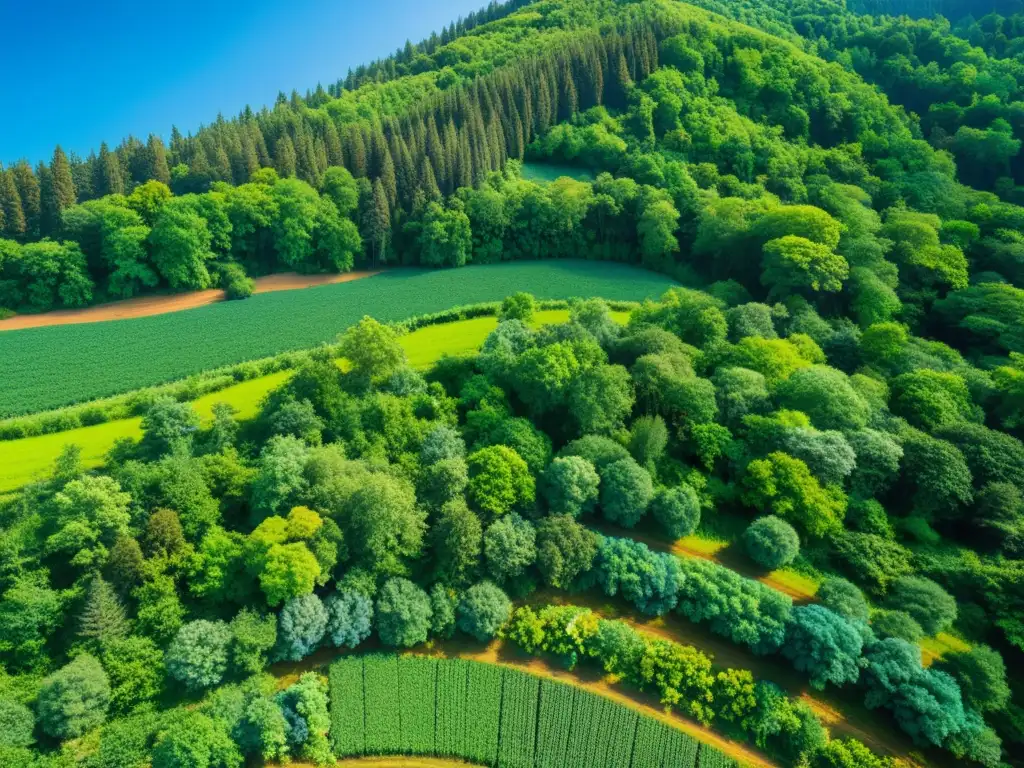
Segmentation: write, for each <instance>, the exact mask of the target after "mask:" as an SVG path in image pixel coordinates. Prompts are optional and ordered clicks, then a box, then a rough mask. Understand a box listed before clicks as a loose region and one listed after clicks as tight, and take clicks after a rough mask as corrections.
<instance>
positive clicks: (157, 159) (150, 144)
mask: <svg viewBox="0 0 1024 768" xmlns="http://www.w3.org/2000/svg"><path fill="white" fill-rule="evenodd" d="M146 154H147V155H148V157H149V177H150V178H151V179H155V180H156V181H160V182H163V183H164V184H170V183H171V170H170V168H169V167H168V166H167V150H166V149H165V148H164V143H163V141H161V140H160V137H159V136H157V135H155V134H152V133H151V134H149V140H148V141H147V142H146Z"/></svg>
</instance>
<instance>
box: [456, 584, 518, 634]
mask: <svg viewBox="0 0 1024 768" xmlns="http://www.w3.org/2000/svg"><path fill="white" fill-rule="evenodd" d="M511 613H512V603H511V601H510V600H509V599H508V596H507V595H506V594H505V593H504V592H502V591H501V590H500V589H499V588H498V587H497V586H495V585H494V584H492V583H491V582H489V581H484V582H481V583H480V584H474V585H473V586H472V587H470V588H469V589H468V590H466V593H465V594H464V595H463V596H462V600H461V601H460V602H459V607H458V610H457V613H456V616H457V619H456V623H457V624H458V627H459V629H460V630H462V631H463V632H465V633H466V634H468V635H472V636H473V637H475V638H476V639H477V640H479V641H480V642H486V641H488V640H490V639H491V638H493V637H494V636H495V635H496V634H497V633H498V631H499V630H500V629H501V628H502V627H503V626H504V625H505V622H506V621H508V618H509V616H510V615H511Z"/></svg>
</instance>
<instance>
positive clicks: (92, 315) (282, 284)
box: [0, 272, 378, 331]
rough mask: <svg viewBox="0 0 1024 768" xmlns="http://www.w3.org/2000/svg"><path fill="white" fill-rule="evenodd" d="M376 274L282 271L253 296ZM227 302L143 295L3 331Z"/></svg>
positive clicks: (212, 296)
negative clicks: (303, 273)
mask: <svg viewBox="0 0 1024 768" xmlns="http://www.w3.org/2000/svg"><path fill="white" fill-rule="evenodd" d="M376 274H378V273H377V272H346V273H344V274H340V275H337V274H335V275H300V274H298V273H297V272H282V273H280V274H277V275H267V276H265V277H257V278H255V279H254V280H253V282H254V283H255V288H254V289H253V293H273V292H274V291H294V290H297V289H300V288H314V287H316V286H318V285H332V284H334V283H347V282H349V281H350V280H359V279H361V278H364V277H371V276H373V275H376ZM223 300H224V291H222V290H220V289H210V290H208V291H193V292H192V293H178V294H171V295H168V296H140V297H139V298H136V299H125V300H123V301H112V302H110V303H109V304H97V305H96V306H93V307H85V308H83V309H60V310H55V311H53V312H43V313H41V314H38V315H15V316H14V317H9V318H7V319H6V320H0V331H19V330H23V329H25V328H43V327H45V326H49V325H77V324H79V323H99V322H102V321H104V320H127V319H129V318H133V317H149V316H150V315H163V314H166V313H167V312H180V311H181V310H183V309H195V308H196V307H204V306H206V305H207V304H214V303H216V302H218V301H223Z"/></svg>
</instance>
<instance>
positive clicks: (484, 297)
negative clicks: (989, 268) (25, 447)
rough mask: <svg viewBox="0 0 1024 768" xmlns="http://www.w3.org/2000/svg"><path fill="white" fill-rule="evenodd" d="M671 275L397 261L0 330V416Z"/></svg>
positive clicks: (639, 291) (552, 264)
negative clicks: (516, 301)
mask: <svg viewBox="0 0 1024 768" xmlns="http://www.w3.org/2000/svg"><path fill="white" fill-rule="evenodd" d="M673 284H674V283H673V282H672V281H671V280H670V279H669V278H667V277H665V276H663V275H657V274H655V273H653V272H648V271H645V270H642V269H638V268H636V267H631V266H628V265H625V264H616V263H609V262H588V261H534V262H517V263H508V264H493V265H487V266H470V267H465V268H462V269H456V270H422V269H396V270H394V271H391V272H386V273H384V274H381V275H377V276H376V277H371V278H367V279H365V280H356V281H354V282H349V283H340V284H337V285H327V286H322V287H318V288H307V289H304V290H297V291H279V292H276V293H266V294H261V295H258V296H253V297H252V298H250V299H247V300H245V301H228V302H221V303H218V304H211V305H209V306H206V307H201V308H199V309H192V310H187V311H184V312H174V313H171V314H166V315H158V316H154V317H144V318H138V319H133V320H116V321H110V322H104V323H90V324H82V325H65V326H54V327H50V328H33V329H29V330H23V331H8V332H6V333H0V360H2V361H3V368H2V371H0V418H5V417H8V416H14V415H18V414H23V413H30V412H34V411H42V410H49V409H52V408H58V407H60V406H63V405H70V404H73V403H81V402H85V401H88V400H94V399H96V398H100V397H106V396H110V395H113V394H117V393H120V392H126V391H130V390H133V389H139V388H141V387H146V386H152V385H154V384H159V383H162V382H166V381H171V380H174V379H180V378H183V377H185V376H188V375H190V374H193V373H198V372H199V371H205V370H210V369H212V368H217V367H219V366H223V365H230V364H233V363H238V362H242V361H244V360H253V359H257V358H261V357H269V356H271V355H275V354H278V353H281V352H286V351H288V350H294V349H304V348H309V347H314V346H316V345H318V344H321V343H323V342H327V341H333V340H334V339H335V338H336V337H337V335H338V334H339V333H340V332H341V331H343V330H345V328H347V327H348V326H350V325H351V324H352V323H354V322H356V321H358V320H359V318H361V317H362V316H363V315H367V314H369V315H372V316H374V317H375V318H377V319H378V320H381V321H385V322H391V321H396V320H402V319H405V318H408V317H411V316H414V315H421V314H426V313H430V312H438V311H441V310H444V309H448V308H449V307H454V306H458V305H464V304H474V303H479V302H487V301H498V300H500V299H503V298H504V297H505V296H507V295H509V294H511V293H514V292H516V291H529V292H530V293H533V294H534V295H535V296H537V297H538V298H540V299H567V298H571V297H573V296H603V297H604V298H606V299H611V300H619V301H630V300H633V301H638V300H642V299H645V298H647V297H656V296H658V295H660V294H661V293H663V292H664V291H665V290H666V289H667V288H669V287H671V286H672V285H673Z"/></svg>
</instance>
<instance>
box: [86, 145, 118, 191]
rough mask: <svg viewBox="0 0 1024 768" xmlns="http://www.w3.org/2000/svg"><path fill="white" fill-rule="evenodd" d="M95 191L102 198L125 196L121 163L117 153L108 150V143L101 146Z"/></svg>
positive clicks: (96, 170)
mask: <svg viewBox="0 0 1024 768" xmlns="http://www.w3.org/2000/svg"><path fill="white" fill-rule="evenodd" d="M95 174H96V175H95V181H94V182H93V191H94V192H95V193H96V194H97V195H100V196H103V195H123V194H124V177H123V176H122V175H121V161H120V159H119V158H118V156H117V153H116V152H111V151H110V150H109V149H108V148H107V143H106V142H103V143H102V144H100V154H99V157H98V158H97V164H96V168H95Z"/></svg>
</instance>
